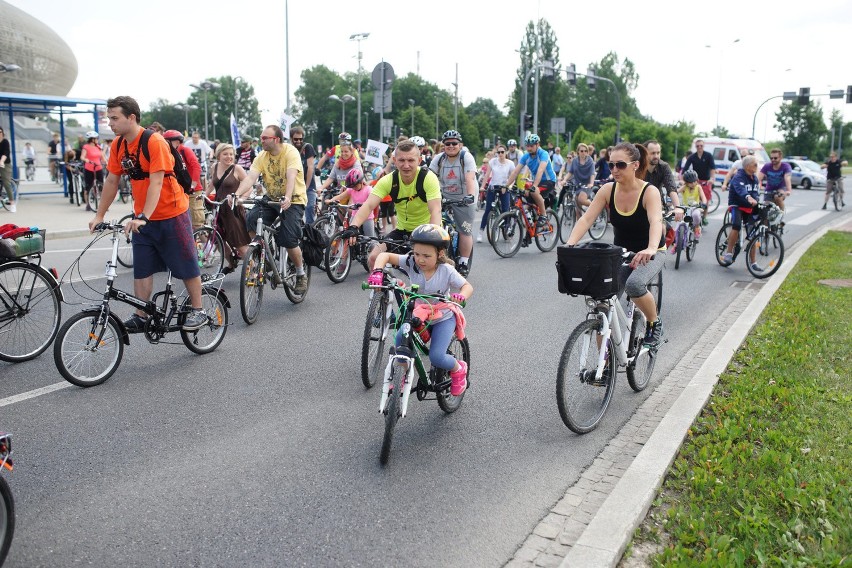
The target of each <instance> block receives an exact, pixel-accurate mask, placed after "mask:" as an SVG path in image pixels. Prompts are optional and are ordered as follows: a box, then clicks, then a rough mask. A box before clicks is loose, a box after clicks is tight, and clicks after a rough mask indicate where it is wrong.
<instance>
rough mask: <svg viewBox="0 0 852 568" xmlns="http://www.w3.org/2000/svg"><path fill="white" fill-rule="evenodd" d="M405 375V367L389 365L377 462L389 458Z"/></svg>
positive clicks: (382, 461)
mask: <svg viewBox="0 0 852 568" xmlns="http://www.w3.org/2000/svg"><path fill="white" fill-rule="evenodd" d="M404 376H405V369H403V368H402V366H401V365H400V364H399V363H394V364H392V365H391V376H390V380H391V391H390V393H389V394H388V403H387V406H385V410H384V414H385V435H384V437H383V438H382V451H381V453H380V454H379V463H381V464H382V465H387V463H388V459H389V458H390V450H391V445H392V444H393V431H394V428H396V421H397V420H399V412H400V409H399V403H400V398H402V378H403V377H404Z"/></svg>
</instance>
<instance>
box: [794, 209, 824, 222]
mask: <svg viewBox="0 0 852 568" xmlns="http://www.w3.org/2000/svg"><path fill="white" fill-rule="evenodd" d="M826 215H831V211H823V210H819V211H811V212H810V213H805V214H804V215H802V216H801V217H797V218H796V219H793V220H792V221H790V222H788V223H787V224H788V225H810V224H811V223H813V222H814V221H818V220H819V219H822V218H823V217H825V216H826Z"/></svg>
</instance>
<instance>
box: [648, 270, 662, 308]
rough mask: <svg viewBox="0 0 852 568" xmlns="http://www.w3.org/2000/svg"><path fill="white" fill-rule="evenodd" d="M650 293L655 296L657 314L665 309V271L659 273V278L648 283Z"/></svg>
mask: <svg viewBox="0 0 852 568" xmlns="http://www.w3.org/2000/svg"><path fill="white" fill-rule="evenodd" d="M648 291H649V292H650V293H651V295H652V296H654V303H655V304H656V305H657V313H658V314H659V313H660V311H661V310H662V309H663V271H662V270H660V271H659V272H658V273H657V277H656V278H655V279H654V280H652V281H651V282H649V283H648Z"/></svg>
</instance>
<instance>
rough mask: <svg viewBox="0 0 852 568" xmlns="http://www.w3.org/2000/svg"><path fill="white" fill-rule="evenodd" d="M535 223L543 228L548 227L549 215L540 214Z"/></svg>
mask: <svg viewBox="0 0 852 568" xmlns="http://www.w3.org/2000/svg"><path fill="white" fill-rule="evenodd" d="M535 224H536V225H538V227H539V228H541V229H544V228H546V227H547V216H546V215H539V216H538V219H537V220H536V222H535Z"/></svg>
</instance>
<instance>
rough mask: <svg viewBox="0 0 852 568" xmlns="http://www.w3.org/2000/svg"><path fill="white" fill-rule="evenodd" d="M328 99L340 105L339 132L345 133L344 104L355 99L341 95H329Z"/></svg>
mask: <svg viewBox="0 0 852 568" xmlns="http://www.w3.org/2000/svg"><path fill="white" fill-rule="evenodd" d="M328 98H329V99H331V100H333V101H337V102H339V103H340V104H341V105H342V106H341V108H342V109H343V110H342V115H341V117H340V131H341V132H346V103H349V102H352V101H354V100H355V97H353V96H352V95H349V94H346V95H343V96H342V97H338V96H337V95H329V96H328ZM332 141H333V140H332Z"/></svg>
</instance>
